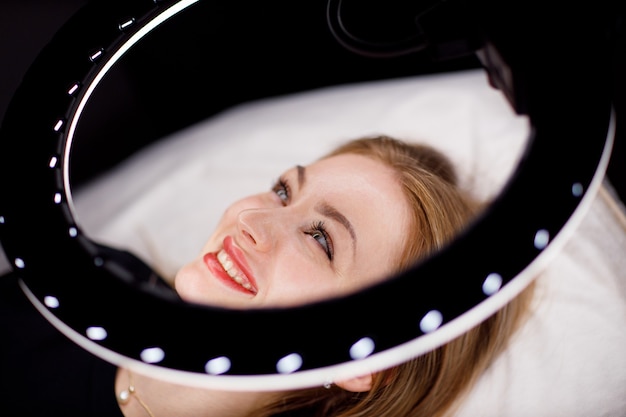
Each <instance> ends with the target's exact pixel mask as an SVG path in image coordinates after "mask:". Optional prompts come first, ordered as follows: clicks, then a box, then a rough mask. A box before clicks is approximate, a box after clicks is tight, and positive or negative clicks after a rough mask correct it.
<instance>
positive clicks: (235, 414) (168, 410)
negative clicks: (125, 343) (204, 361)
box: [115, 368, 279, 417]
mask: <svg viewBox="0 0 626 417" xmlns="http://www.w3.org/2000/svg"><path fill="white" fill-rule="evenodd" d="M121 393H124V394H127V399H126V400H123V399H122V400H120V394H121ZM115 394H116V395H117V397H118V403H119V404H120V409H121V410H122V413H123V414H124V416H125V417H164V416H177V417H187V416H189V417H202V416H211V417H243V416H248V415H254V413H253V411H254V410H257V409H259V407H261V406H262V405H264V404H266V403H268V402H269V401H271V400H273V399H275V398H276V397H277V396H278V395H279V394H278V393H276V392H234V391H216V390H207V389H203V388H195V387H189V386H185V385H177V384H172V383H170V382H165V381H162V380H158V379H154V378H151V377H147V376H145V375H141V374H137V373H135V372H132V373H131V372H129V371H128V370H126V369H121V368H120V369H118V371H117V375H116V378H115Z"/></svg>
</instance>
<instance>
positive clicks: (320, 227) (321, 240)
mask: <svg viewBox="0 0 626 417" xmlns="http://www.w3.org/2000/svg"><path fill="white" fill-rule="evenodd" d="M272 191H273V192H274V193H275V194H276V195H277V196H278V198H279V199H280V201H281V203H282V205H283V206H287V204H289V202H290V201H291V187H290V186H289V182H288V181H287V179H286V178H284V177H280V178H279V179H278V181H276V183H275V184H274V186H273V187H272ZM304 233H305V234H307V235H309V236H311V237H312V238H313V239H315V241H316V242H317V243H318V245H319V246H320V247H321V248H322V250H323V251H324V253H325V254H326V257H327V258H328V260H330V261H332V260H333V258H334V248H333V242H332V239H331V237H330V234H329V233H328V231H327V230H326V227H325V225H324V222H323V221H314V222H313V223H311V225H310V226H309V227H308V228H307V229H306V230H305V232H304Z"/></svg>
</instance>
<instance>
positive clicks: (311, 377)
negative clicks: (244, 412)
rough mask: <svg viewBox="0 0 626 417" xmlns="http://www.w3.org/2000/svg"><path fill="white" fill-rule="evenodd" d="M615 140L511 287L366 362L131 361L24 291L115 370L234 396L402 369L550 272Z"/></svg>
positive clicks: (609, 138) (607, 145)
mask: <svg viewBox="0 0 626 417" xmlns="http://www.w3.org/2000/svg"><path fill="white" fill-rule="evenodd" d="M614 135H615V114H614V111H613V110H612V111H611V117H610V120H609V128H608V132H607V138H606V141H605V145H604V149H603V151H602V155H601V157H600V160H599V162H598V166H597V168H596V171H595V173H594V176H593V178H592V179H591V181H590V183H589V187H588V189H587V191H586V192H585V194H584V195H583V197H582V199H581V200H580V202H579V204H578V205H577V207H576V209H575V210H574V212H573V213H572V214H571V216H570V217H569V219H568V220H567V222H566V224H565V225H564V226H563V227H562V228H561V230H560V231H559V232H558V233H557V235H556V236H555V237H554V238H553V239H552V240H551V242H550V244H549V245H548V247H547V248H546V249H544V250H543V251H542V252H541V253H540V254H539V255H537V256H536V257H535V258H534V259H533V261H531V262H530V263H529V264H528V265H527V266H526V268H524V270H522V271H521V272H520V273H519V274H518V275H517V276H515V277H514V278H513V279H511V280H510V281H509V283H507V285H505V286H504V287H503V288H502V289H501V290H500V291H498V292H497V293H496V294H494V295H492V296H490V297H488V298H487V299H485V300H484V301H482V302H481V303H479V304H478V305H476V306H475V307H473V308H472V309H470V310H468V311H467V312H465V313H463V314H461V315H460V316H458V317H456V318H454V319H452V320H451V321H449V322H447V323H446V324H444V325H443V326H441V327H440V328H438V329H437V331H435V332H433V333H429V334H424V335H422V336H420V337H417V338H415V339H413V340H411V341H409V342H406V343H404V344H401V345H398V346H396V347H393V348H389V349H387V350H384V351H381V352H377V353H374V354H372V355H371V356H368V357H366V358H363V359H358V360H353V361H350V362H344V363H341V364H338V365H331V366H327V367H322V368H317V369H312V370H304V371H298V372H295V373H290V374H268V375H209V374H202V373H195V372H189V371H182V370H175V369H169V368H163V367H159V366H154V365H151V364H148V363H144V362H141V361H138V360H136V359H131V358H129V357H126V356H124V355H121V354H119V353H117V352H114V351H112V350H110V349H107V348H105V347H103V346H101V345H99V344H97V343H95V342H93V341H91V340H89V339H87V338H86V337H84V336H83V335H81V334H80V333H78V332H77V331H76V330H74V329H72V328H71V327H70V326H68V325H67V324H65V323H64V322H62V321H61V320H60V319H58V318H57V317H56V316H55V315H54V314H52V313H51V312H50V311H49V310H48V309H47V308H46V307H45V306H44V305H43V304H42V303H41V302H40V300H39V299H37V297H36V296H35V295H34V294H33V293H32V292H31V291H30V290H29V289H28V287H27V286H26V284H24V282H23V281H21V280H20V286H21V287H22V290H23V291H24V292H25V294H26V295H27V297H28V298H29V300H30V301H31V302H32V303H33V304H34V305H35V307H36V308H37V310H38V311H39V312H40V313H41V314H42V315H43V316H44V317H45V318H46V319H47V320H49V321H50V322H51V323H52V324H53V325H54V326H55V327H57V329H59V330H60V331H61V332H62V333H64V334H65V335H66V336H68V337H69V338H70V339H71V340H73V341H74V342H75V343H77V344H78V345H79V346H81V347H83V348H84V349H86V350H87V351H90V352H92V353H94V354H95V355H97V356H99V357H101V358H103V359H105V360H107V361H109V362H111V363H113V364H115V365H118V366H121V367H127V368H129V369H132V370H134V371H136V372H139V373H143V374H145V375H148V376H151V377H155V378H158V379H161V380H166V381H169V382H172V383H178V384H183V385H189V386H195V387H200V388H209V389H225V390H231V391H251V390H255V391H272V390H281V389H297V388H308V387H313V386H319V385H322V384H324V383H326V382H328V381H336V380H340V379H344V378H350V377H354V376H356V375H362V374H363V373H368V372H376V371H380V370H383V369H386V368H389V367H391V366H395V365H398V364H400V363H402V362H405V361H406V360H408V359H410V358H413V357H416V356H418V355H420V354H424V353H426V352H428V351H430V350H432V349H434V348H436V347H438V346H441V345H442V344H445V343H447V342H449V341H451V340H452V339H454V338H455V337H458V336H459V335H460V334H462V333H463V332H464V331H465V330H466V329H468V328H470V327H473V326H475V325H477V324H479V323H480V322H481V321H482V320H484V319H485V318H486V317H488V316H489V315H491V314H493V312H495V311H496V310H498V309H500V308H502V307H503V306H504V305H505V304H506V303H508V302H509V301H510V300H512V299H513V298H514V297H515V296H516V295H518V294H519V293H520V292H521V291H522V290H523V289H524V288H526V287H527V286H528V285H529V284H530V283H531V282H532V281H533V280H534V279H535V278H537V276H538V274H539V273H540V272H541V271H542V270H543V269H544V268H545V267H546V265H547V263H548V262H549V261H550V260H552V259H553V258H554V256H556V255H557V254H558V253H559V251H560V250H561V249H562V248H563V247H564V245H565V244H566V243H567V241H568V240H569V239H570V238H571V236H572V235H573V233H574V232H575V230H576V229H577V227H578V226H579V224H580V223H581V221H582V219H583V218H584V217H585V215H586V214H587V213H588V212H589V209H590V208H591V205H592V203H593V201H594V200H595V197H596V195H597V193H598V190H599V189H600V187H601V185H602V181H603V179H604V174H605V172H606V169H607V167H608V163H609V160H610V155H611V150H612V147H613V142H614Z"/></svg>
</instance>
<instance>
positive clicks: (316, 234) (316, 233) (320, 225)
mask: <svg viewBox="0 0 626 417" xmlns="http://www.w3.org/2000/svg"><path fill="white" fill-rule="evenodd" d="M307 234H308V235H309V236H311V237H312V238H313V239H315V240H316V241H317V243H319V245H320V246H321V247H322V249H323V250H324V252H325V253H326V256H327V257H328V259H329V260H331V261H332V260H333V256H334V250H333V243H332V240H331V239H330V236H329V234H328V232H327V231H326V228H325V227H324V222H317V223H313V224H312V225H311V227H310V229H309V230H308V231H307Z"/></svg>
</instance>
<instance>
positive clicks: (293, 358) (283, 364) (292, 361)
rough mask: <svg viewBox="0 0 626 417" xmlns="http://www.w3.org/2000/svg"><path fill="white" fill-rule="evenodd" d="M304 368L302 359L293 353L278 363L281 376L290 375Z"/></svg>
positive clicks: (277, 367) (277, 366)
mask: <svg viewBox="0 0 626 417" xmlns="http://www.w3.org/2000/svg"><path fill="white" fill-rule="evenodd" d="M301 366H302V357H301V356H300V355H298V354H297V353H291V354H289V355H287V356H285V357H283V358H281V359H280V360H279V361H278V362H277V363H276V370H277V371H278V372H279V373H281V374H290V373H292V372H295V371H297V370H298V369H300V367H301Z"/></svg>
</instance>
